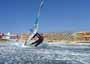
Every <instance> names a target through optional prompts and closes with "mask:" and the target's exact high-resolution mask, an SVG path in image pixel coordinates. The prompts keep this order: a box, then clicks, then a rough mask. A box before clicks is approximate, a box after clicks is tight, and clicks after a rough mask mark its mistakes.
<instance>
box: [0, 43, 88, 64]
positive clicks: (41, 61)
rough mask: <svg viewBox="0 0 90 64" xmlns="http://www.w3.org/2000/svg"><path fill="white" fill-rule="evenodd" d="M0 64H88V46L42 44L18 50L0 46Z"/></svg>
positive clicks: (12, 47)
mask: <svg viewBox="0 0 90 64" xmlns="http://www.w3.org/2000/svg"><path fill="white" fill-rule="evenodd" d="M0 64H90V46H89V45H85V46H82V45H79V46H78V45H75V46H74V45H65V44H64V45H61V44H58V45H57V44H56V45H55V44H43V45H41V46H39V47H37V48H22V47H21V48H19V47H15V46H9V45H0Z"/></svg>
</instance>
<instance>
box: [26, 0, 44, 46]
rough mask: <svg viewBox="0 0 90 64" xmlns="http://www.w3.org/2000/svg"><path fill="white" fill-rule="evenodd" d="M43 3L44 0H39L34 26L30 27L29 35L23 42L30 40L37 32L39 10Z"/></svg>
mask: <svg viewBox="0 0 90 64" xmlns="http://www.w3.org/2000/svg"><path fill="white" fill-rule="evenodd" d="M43 4H44V0H40V7H39V10H38V13H37V16H36V20H35V23H34V26H33V28H32V29H30V32H31V34H30V36H29V38H28V40H27V41H26V42H25V44H27V43H28V42H30V40H31V38H32V37H33V36H34V35H35V34H36V33H37V32H38V28H39V17H40V12H41V8H42V7H43Z"/></svg>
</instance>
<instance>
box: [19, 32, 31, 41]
mask: <svg viewBox="0 0 90 64" xmlns="http://www.w3.org/2000/svg"><path fill="white" fill-rule="evenodd" d="M28 36H29V34H28V33H21V35H20V39H19V41H21V42H25V41H26V40H27V39H28Z"/></svg>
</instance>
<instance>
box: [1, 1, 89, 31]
mask: <svg viewBox="0 0 90 64" xmlns="http://www.w3.org/2000/svg"><path fill="white" fill-rule="evenodd" d="M39 5H40V0H0V32H28V31H29V29H30V28H32V26H33V24H34V22H35V19H36V14H37V11H38V8H39ZM39 23H40V25H39V32H65V31H90V0H45V2H44V7H43V8H42V9H41V14H40V18H39Z"/></svg>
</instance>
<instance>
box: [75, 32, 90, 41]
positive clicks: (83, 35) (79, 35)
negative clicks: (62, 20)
mask: <svg viewBox="0 0 90 64" xmlns="http://www.w3.org/2000/svg"><path fill="white" fill-rule="evenodd" d="M74 40H75V41H83V42H90V32H76V33H74Z"/></svg>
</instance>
